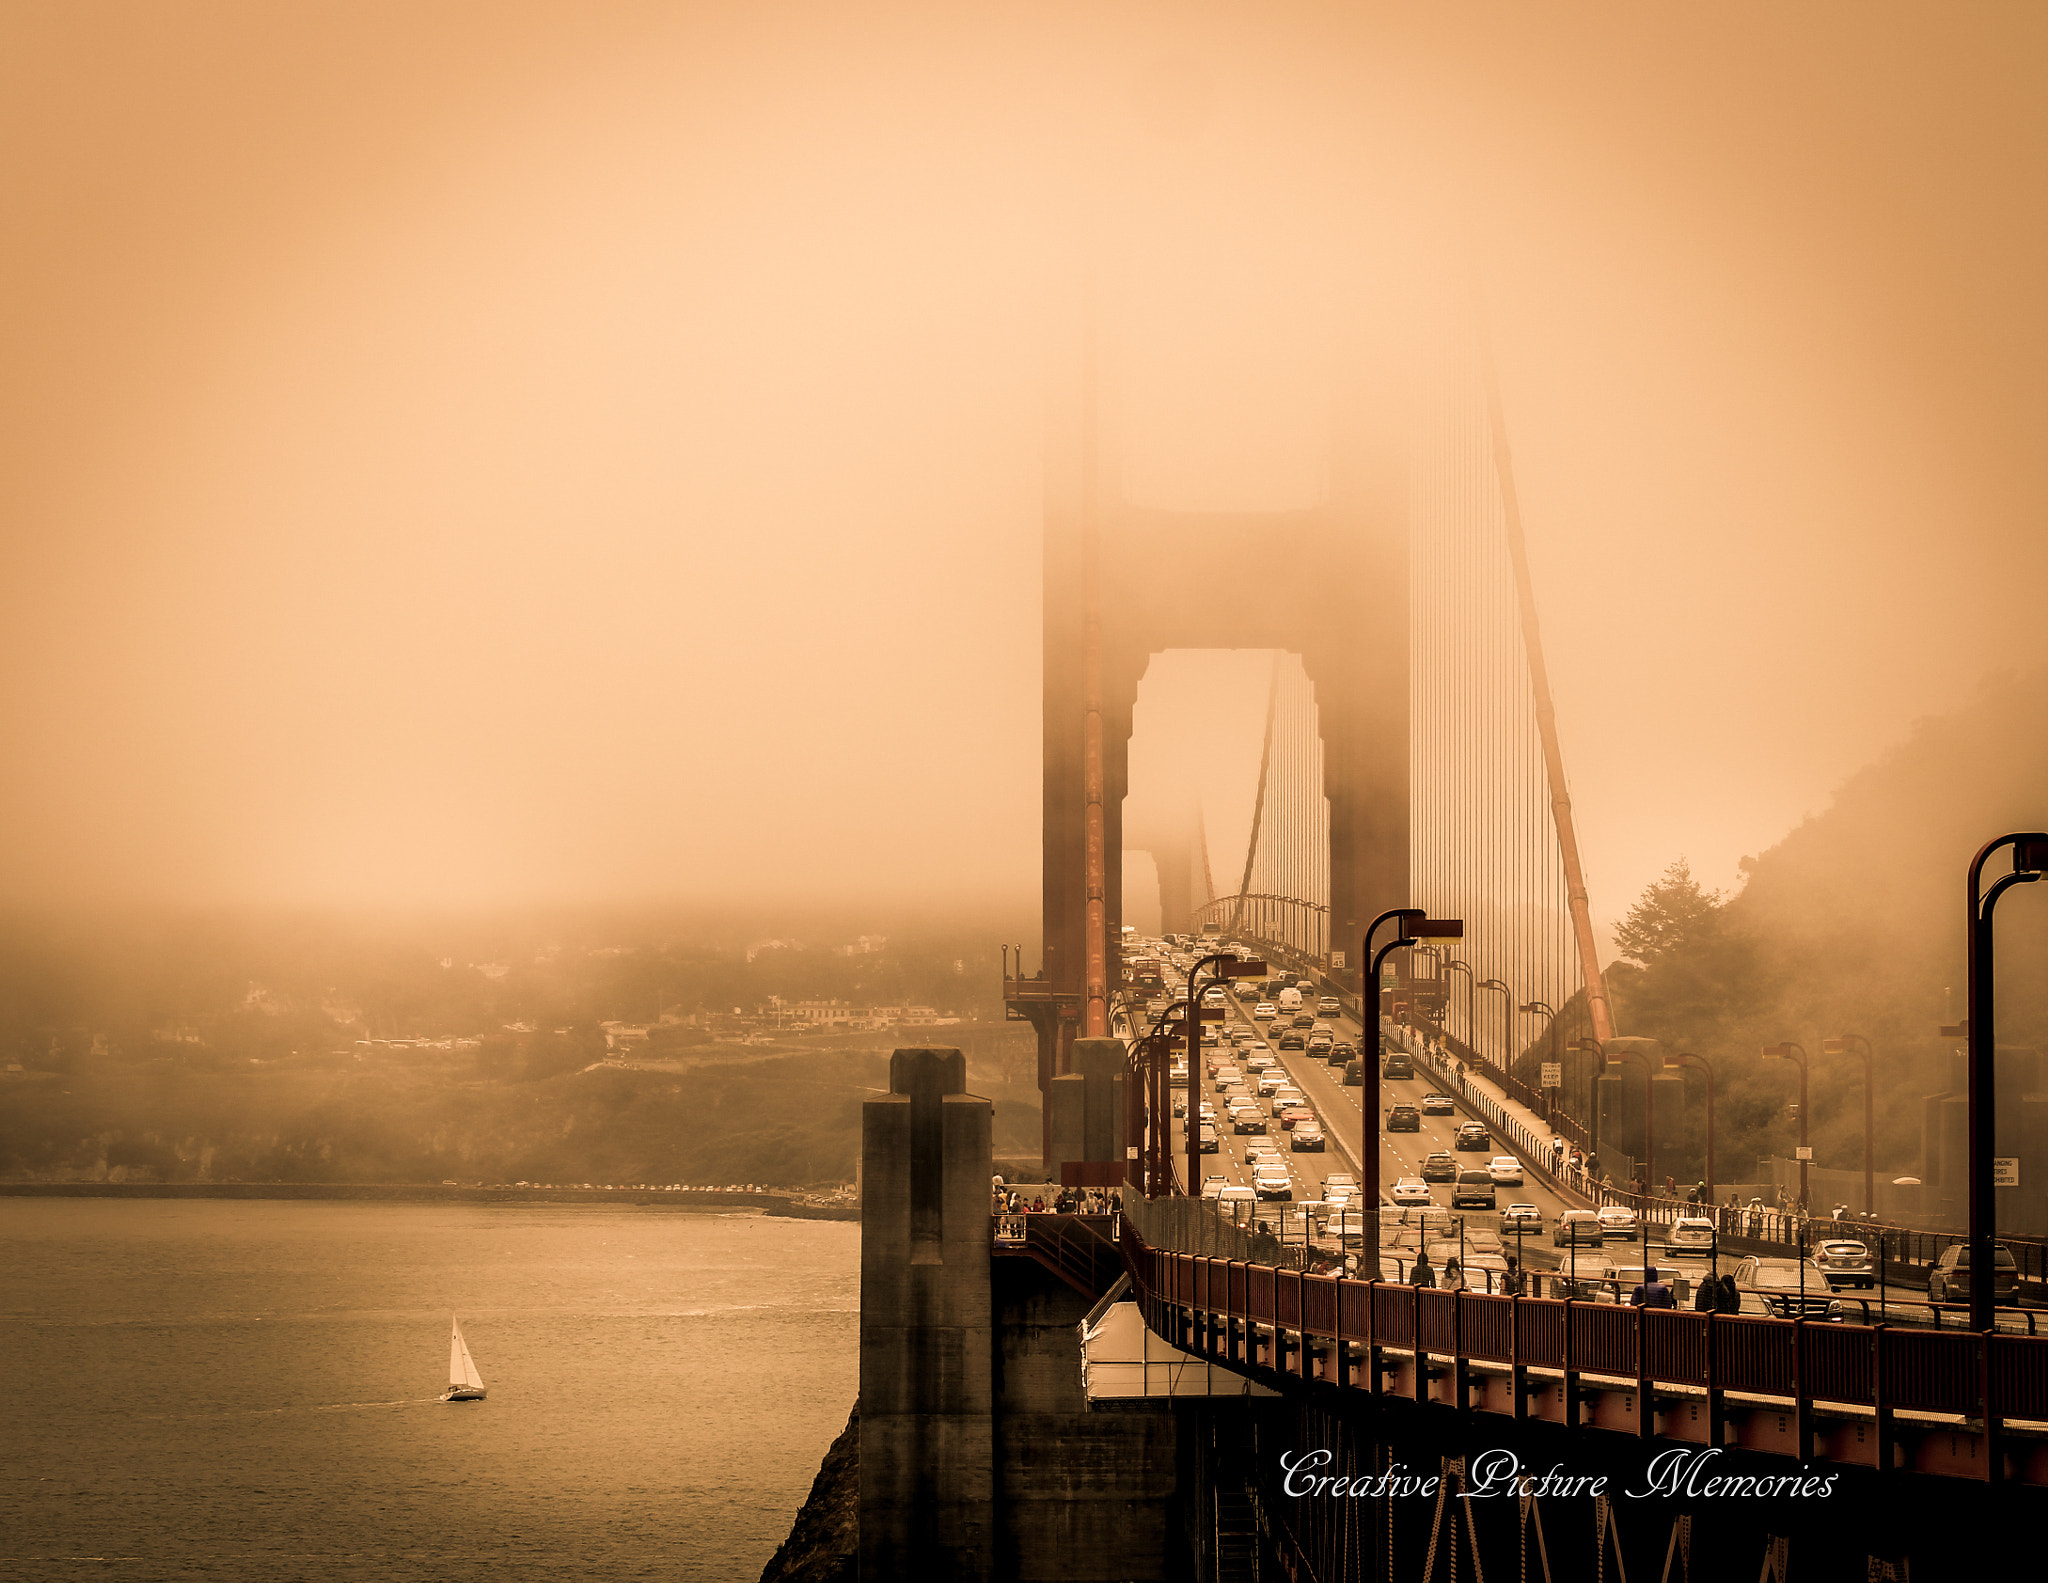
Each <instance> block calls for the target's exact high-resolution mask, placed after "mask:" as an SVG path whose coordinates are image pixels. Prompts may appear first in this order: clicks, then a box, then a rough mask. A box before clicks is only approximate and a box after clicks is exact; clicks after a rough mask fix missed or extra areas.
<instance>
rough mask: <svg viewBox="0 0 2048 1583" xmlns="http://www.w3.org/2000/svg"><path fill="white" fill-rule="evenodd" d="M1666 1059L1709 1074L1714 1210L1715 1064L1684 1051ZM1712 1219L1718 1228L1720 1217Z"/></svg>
mask: <svg viewBox="0 0 2048 1583" xmlns="http://www.w3.org/2000/svg"><path fill="white" fill-rule="evenodd" d="M1664 1059H1665V1060H1666V1061H1667V1062H1669V1063H1670V1064H1671V1065H1673V1066H1686V1065H1692V1066H1696V1067H1698V1068H1699V1069H1700V1070H1701V1071H1702V1072H1705V1073H1706V1074H1707V1206H1708V1207H1709V1208H1712V1207H1713V1203H1714V1063H1713V1062H1712V1061H1709V1060H1708V1059H1707V1058H1706V1057H1705V1056H1704V1055H1694V1054H1692V1053H1691V1052H1690V1051H1683V1052H1681V1053H1680V1054H1677V1055H1667V1056H1666V1057H1664ZM1712 1218H1713V1221H1714V1224H1715V1225H1716V1226H1717V1227H1718V1226H1719V1225H1720V1224H1721V1218H1720V1216H1718V1215H1716V1216H1714V1217H1712Z"/></svg>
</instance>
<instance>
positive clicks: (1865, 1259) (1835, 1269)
mask: <svg viewBox="0 0 2048 1583" xmlns="http://www.w3.org/2000/svg"><path fill="white" fill-rule="evenodd" d="M1813 1273H1814V1274H1815V1275H1818V1276H1819V1277H1820V1278H1821V1279H1822V1280H1823V1281H1825V1282H1827V1284H1828V1286H1829V1287H1830V1288H1831V1289H1832V1290H1834V1291H1840V1290H1841V1289H1842V1288H1843V1287H1845V1286H1860V1287H1871V1286H1875V1285H1876V1284H1877V1266H1876V1265H1874V1264H1872V1263H1871V1262H1870V1249H1869V1248H1867V1247H1865V1246H1864V1245H1863V1244H1862V1243H1860V1242H1849V1241H1840V1242H1823V1243H1822V1244H1821V1245H1820V1246H1819V1247H1817V1248H1815V1249H1814V1250H1813Z"/></svg>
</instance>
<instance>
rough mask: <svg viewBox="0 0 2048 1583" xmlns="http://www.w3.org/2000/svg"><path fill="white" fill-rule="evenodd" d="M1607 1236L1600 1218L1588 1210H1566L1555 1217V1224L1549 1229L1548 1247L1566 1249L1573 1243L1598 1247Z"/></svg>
mask: <svg viewBox="0 0 2048 1583" xmlns="http://www.w3.org/2000/svg"><path fill="white" fill-rule="evenodd" d="M1606 1236H1607V1232H1606V1228H1605V1227H1603V1226H1602V1225H1601V1224H1600V1217H1599V1216H1598V1215H1596V1214H1594V1213H1593V1211H1592V1210H1590V1209H1567V1210H1566V1211H1564V1213H1563V1214H1561V1215H1559V1216H1558V1217H1557V1223H1556V1224H1555V1225H1553V1226H1552V1227H1551V1228H1550V1245H1551V1246H1552V1247H1553V1248H1566V1247H1570V1246H1572V1245H1573V1244H1575V1243H1591V1244H1592V1245H1593V1246H1594V1247H1596V1248H1597V1247H1599V1246H1600V1244H1601V1243H1602V1242H1603V1241H1604V1240H1605V1238H1606Z"/></svg>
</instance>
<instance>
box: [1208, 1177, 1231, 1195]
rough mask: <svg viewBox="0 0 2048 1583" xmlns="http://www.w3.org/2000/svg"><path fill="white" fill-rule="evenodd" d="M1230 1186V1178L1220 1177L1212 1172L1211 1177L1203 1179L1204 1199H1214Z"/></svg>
mask: <svg viewBox="0 0 2048 1583" xmlns="http://www.w3.org/2000/svg"><path fill="white" fill-rule="evenodd" d="M1229 1185H1230V1178H1229V1177H1227V1176H1218V1175H1216V1174H1215V1173H1214V1172H1211V1173H1210V1174H1209V1175H1207V1176H1205V1177H1203V1178H1202V1196H1203V1197H1204V1198H1214V1197H1215V1196H1216V1195H1217V1194H1218V1193H1220V1192H1222V1191H1223V1189H1224V1188H1226V1187H1228V1186H1229Z"/></svg>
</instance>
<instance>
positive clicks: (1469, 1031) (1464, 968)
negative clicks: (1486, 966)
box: [1444, 957, 1479, 1051]
mask: <svg viewBox="0 0 2048 1583" xmlns="http://www.w3.org/2000/svg"><path fill="white" fill-rule="evenodd" d="M1444 971H1445V972H1446V973H1463V974H1464V975H1465V1043H1466V1044H1467V1045H1468V1046H1469V1047H1470V1048H1472V1049H1473V1050H1475V1051H1476V1050H1477V1049H1478V1048H1479V1030H1478V1029H1477V1028H1475V1027H1474V1026H1473V1025H1472V1016H1473V1013H1472V986H1473V985H1474V984H1475V983H1477V982H1478V979H1477V977H1476V976H1475V975H1474V973H1473V971H1472V968H1471V966H1470V965H1469V964H1468V963H1465V962H1460V961H1459V960H1458V959H1457V958H1456V957H1452V958H1451V959H1450V960H1448V961H1447V962H1445V963H1444Z"/></svg>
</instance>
